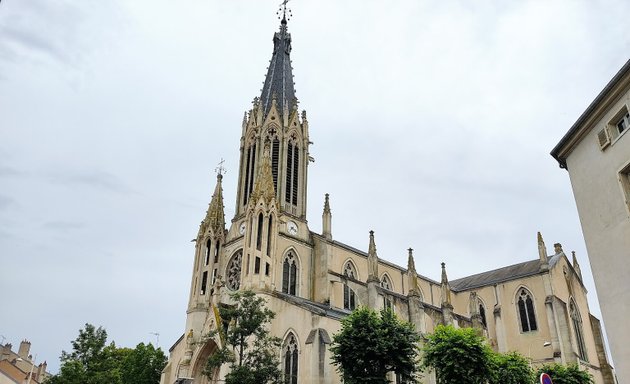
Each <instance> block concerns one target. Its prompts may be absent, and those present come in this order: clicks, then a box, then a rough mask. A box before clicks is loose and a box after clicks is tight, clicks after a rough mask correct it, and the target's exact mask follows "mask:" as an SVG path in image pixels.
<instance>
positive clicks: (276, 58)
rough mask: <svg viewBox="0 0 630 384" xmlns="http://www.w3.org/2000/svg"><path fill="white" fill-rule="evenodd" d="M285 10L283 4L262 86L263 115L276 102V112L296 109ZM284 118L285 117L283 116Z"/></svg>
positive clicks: (289, 40)
mask: <svg viewBox="0 0 630 384" xmlns="http://www.w3.org/2000/svg"><path fill="white" fill-rule="evenodd" d="M286 16H287V9H286V3H284V10H283V13H282V21H281V22H280V31H279V32H276V33H274V35H273V54H272V55H271V61H270V62H269V68H268V69H267V77H266V78H265V83H264V85H263V89H262V93H261V95H260V100H261V103H262V107H263V111H264V114H265V115H266V114H267V113H268V112H269V109H270V108H271V104H272V101H273V100H274V99H275V100H276V103H277V104H276V105H277V107H278V112H280V113H281V114H282V113H284V111H285V110H287V111H292V110H293V109H294V108H296V107H297V99H296V97H295V88H294V84H293V67H291V56H290V54H291V34H290V33H289V32H287V17H286ZM285 117H286V116H285Z"/></svg>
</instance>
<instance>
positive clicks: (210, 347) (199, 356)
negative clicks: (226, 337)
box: [191, 339, 219, 384]
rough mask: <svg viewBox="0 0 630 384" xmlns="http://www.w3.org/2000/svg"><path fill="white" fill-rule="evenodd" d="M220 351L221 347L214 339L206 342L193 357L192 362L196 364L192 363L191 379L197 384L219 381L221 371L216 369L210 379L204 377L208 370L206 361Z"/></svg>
mask: <svg viewBox="0 0 630 384" xmlns="http://www.w3.org/2000/svg"><path fill="white" fill-rule="evenodd" d="M218 349H219V347H218V345H217V343H216V342H215V341H214V340H213V339H210V340H208V341H206V343H205V344H204V345H203V346H202V347H201V348H199V349H198V350H197V352H196V353H195V354H194V355H193V358H192V361H193V362H194V363H191V366H192V372H191V378H193V379H194V382H195V384H197V383H198V384H209V383H214V382H216V380H218V378H219V369H215V371H214V372H213V374H212V377H211V378H210V379H208V377H207V376H205V375H204V369H205V368H206V361H207V360H208V357H210V356H211V355H212V354H214V353H215V352H216V351H217V350H218Z"/></svg>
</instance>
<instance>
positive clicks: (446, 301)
mask: <svg viewBox="0 0 630 384" xmlns="http://www.w3.org/2000/svg"><path fill="white" fill-rule="evenodd" d="M440 287H441V288H442V297H441V299H442V305H443V306H444V305H451V287H450V285H449V284H448V276H446V263H442V281H441V283H440Z"/></svg>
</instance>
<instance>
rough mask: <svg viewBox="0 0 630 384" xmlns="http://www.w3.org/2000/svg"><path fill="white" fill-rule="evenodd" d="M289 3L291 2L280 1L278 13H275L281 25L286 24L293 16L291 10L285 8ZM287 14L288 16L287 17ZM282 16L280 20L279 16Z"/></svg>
mask: <svg viewBox="0 0 630 384" xmlns="http://www.w3.org/2000/svg"><path fill="white" fill-rule="evenodd" d="M289 1H291V0H282V3H280V7H279V8H278V12H276V15H278V19H279V20H281V21H280V22H281V23H282V24H286V23H287V21H288V20H291V17H292V16H293V14H292V13H291V9H290V8H289V7H287V3H288V2H289ZM287 14H288V15H289V16H288V17H287ZM281 15H282V18H280V16H281Z"/></svg>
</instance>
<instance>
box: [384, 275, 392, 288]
mask: <svg viewBox="0 0 630 384" xmlns="http://www.w3.org/2000/svg"><path fill="white" fill-rule="evenodd" d="M381 287H382V288H385V289H387V290H390V291H391V290H392V281H391V280H390V279H389V276H387V275H386V274H384V275H383V277H381Z"/></svg>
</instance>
